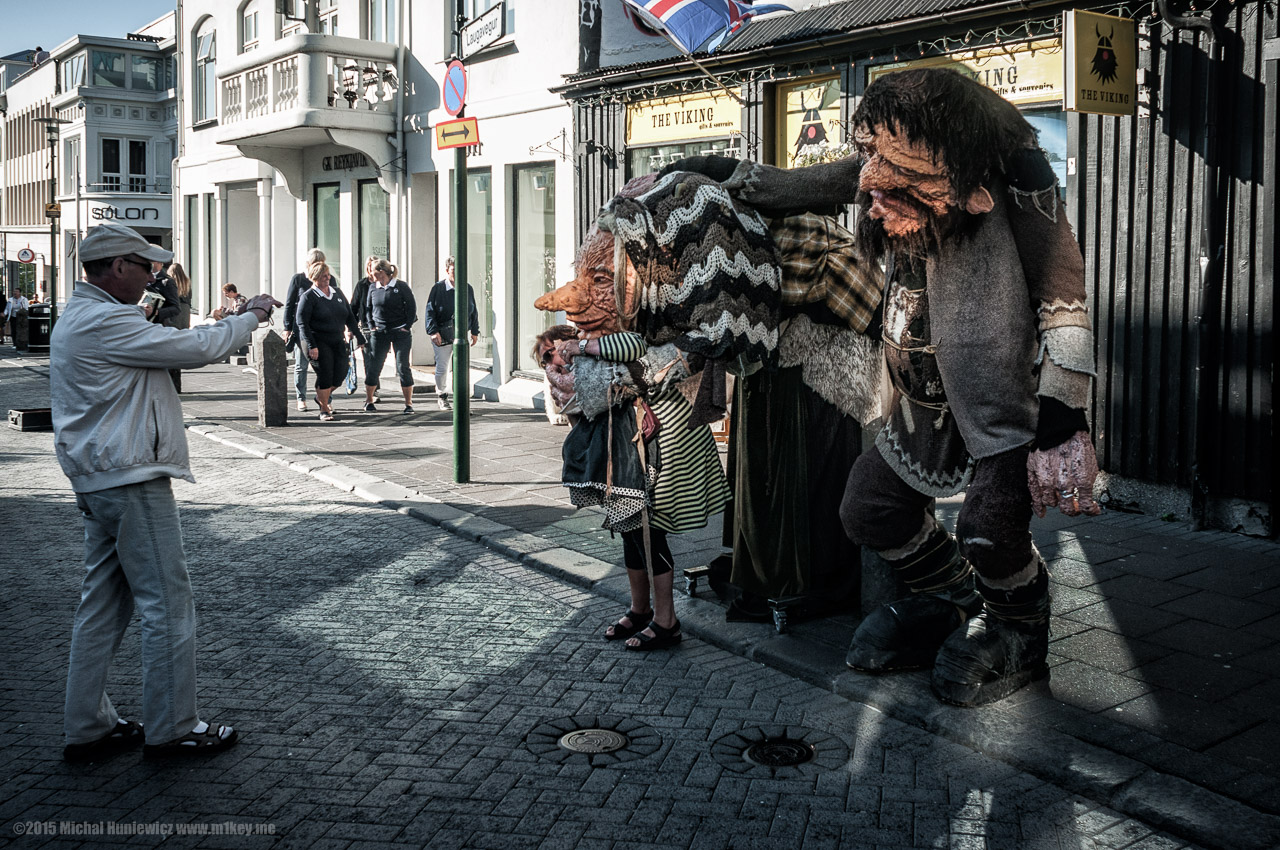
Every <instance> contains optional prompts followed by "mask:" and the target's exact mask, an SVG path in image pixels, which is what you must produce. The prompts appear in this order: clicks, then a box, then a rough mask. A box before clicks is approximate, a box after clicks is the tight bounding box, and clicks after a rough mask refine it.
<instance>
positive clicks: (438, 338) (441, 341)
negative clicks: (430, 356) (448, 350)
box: [431, 331, 444, 345]
mask: <svg viewBox="0 0 1280 850" xmlns="http://www.w3.org/2000/svg"><path fill="white" fill-rule="evenodd" d="M431 341H432V342H434V343H435V344H436V345H444V337H442V336H440V333H439V332H438V331H437V332H436V333H433V334H432V335H431Z"/></svg>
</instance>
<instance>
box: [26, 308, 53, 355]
mask: <svg viewBox="0 0 1280 850" xmlns="http://www.w3.org/2000/svg"><path fill="white" fill-rule="evenodd" d="M49 325H50V322H49V305H48V304H32V305H31V306H30V307H29V308H27V347H28V348H29V349H30V350H32V351H48V350H49V332H50V331H51V330H52V328H50V327H49Z"/></svg>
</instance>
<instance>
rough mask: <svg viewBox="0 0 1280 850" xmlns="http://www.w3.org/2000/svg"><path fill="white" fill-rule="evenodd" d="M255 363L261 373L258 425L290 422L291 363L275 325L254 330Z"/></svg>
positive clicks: (279, 425)
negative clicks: (288, 389)
mask: <svg viewBox="0 0 1280 850" xmlns="http://www.w3.org/2000/svg"><path fill="white" fill-rule="evenodd" d="M253 362H254V364H255V365H256V367H257V372H258V424H259V425H261V426H262V427H263V428H279V427H281V426H283V425H288V424H289V395H288V392H287V390H286V388H287V385H288V382H287V381H286V380H285V372H286V371H287V370H286V365H287V363H286V358H285V353H284V339H282V338H281V336H280V334H278V333H276V332H275V331H274V330H272V329H271V328H262V329H260V330H257V331H254V333H253Z"/></svg>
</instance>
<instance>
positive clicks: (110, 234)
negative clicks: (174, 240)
mask: <svg viewBox="0 0 1280 850" xmlns="http://www.w3.org/2000/svg"><path fill="white" fill-rule="evenodd" d="M126 254H136V255H137V256H139V257H141V258H142V259H144V260H150V261H151V262H153V263H167V262H169V261H170V260H172V259H173V252H172V251H166V250H165V249H163V248H161V247H160V246H159V245H152V244H151V243H150V242H148V241H147V240H146V239H143V238H142V236H141V235H140V234H139V233H138V231H136V230H134V229H133V228H132V227H125V226H124V225H123V224H99V225H98V226H97V227H91V228H89V232H88V233H87V234H85V237H84V239H81V240H80V262H82V263H84V262H89V261H92V260H105V259H107V258H108V257H123V256H125V255H126Z"/></svg>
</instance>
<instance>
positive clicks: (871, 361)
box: [778, 315, 884, 425]
mask: <svg viewBox="0 0 1280 850" xmlns="http://www.w3.org/2000/svg"><path fill="white" fill-rule="evenodd" d="M883 359H884V351H883V349H882V347H881V345H880V343H879V342H878V341H876V340H875V339H873V338H871V337H868V336H865V335H863V334H859V333H854V332H853V331H851V330H848V329H846V328H841V327H837V326H836V325H823V324H818V323H817V322H814V321H812V320H811V319H810V318H809V317H808V316H803V315H801V316H797V317H795V318H794V319H792V320H791V321H790V322H788V323H787V325H786V327H785V328H784V329H783V331H782V338H781V340H780V341H779V344H778V365H779V366H781V367H784V368H785V367H788V366H802V367H803V369H802V370H801V379H802V380H803V381H804V383H805V386H807V387H809V389H811V390H813V391H814V392H815V393H817V394H818V395H819V396H820V397H821V398H822V399H823V401H826V402H828V403H829V404H831V405H833V406H835V408H836V409H837V410H839V411H840V412H841V413H843V414H844V415H845V416H849V417H852V418H853V419H856V420H857V421H858V423H859V424H861V425H866V424H867V423H869V422H871V421H872V420H874V419H876V418H877V417H879V416H880V397H881V393H880V378H881V376H882V375H883V370H882V369H881V363H882V361H883Z"/></svg>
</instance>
